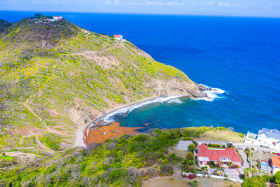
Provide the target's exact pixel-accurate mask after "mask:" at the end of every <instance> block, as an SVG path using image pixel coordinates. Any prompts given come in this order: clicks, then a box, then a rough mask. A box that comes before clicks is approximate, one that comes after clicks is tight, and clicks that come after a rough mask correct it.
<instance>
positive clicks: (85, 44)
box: [0, 14, 197, 151]
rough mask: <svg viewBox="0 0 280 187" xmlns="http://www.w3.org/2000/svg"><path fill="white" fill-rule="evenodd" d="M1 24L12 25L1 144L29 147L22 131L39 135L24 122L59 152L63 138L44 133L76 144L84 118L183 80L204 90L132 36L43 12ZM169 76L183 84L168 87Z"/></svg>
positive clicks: (3, 73)
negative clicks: (51, 17) (57, 18)
mask: <svg viewBox="0 0 280 187" xmlns="http://www.w3.org/2000/svg"><path fill="white" fill-rule="evenodd" d="M0 25H2V27H4V25H5V32H3V33H2V34H1V33H0V88H1V89H0V103H1V104H0V124H1V127H0V130H1V131H0V132H1V133H0V149H6V148H8V147H9V148H15V149H19V148H20V149H26V148H28V149H29V148H30V145H29V144H21V142H23V141H24V140H23V136H22V134H24V136H25V137H26V136H32V135H33V134H32V133H28V132H25V133H22V131H25V129H34V131H36V132H40V133H41V135H40V137H41V138H40V139H39V140H40V141H42V143H43V144H45V146H47V147H49V148H51V149H53V150H54V151H56V150H59V147H58V144H59V142H53V140H51V139H50V137H49V138H48V137H45V135H44V134H42V132H48V131H49V132H54V133H55V134H58V135H61V134H63V135H62V136H63V137H62V136H61V138H63V140H64V141H65V145H66V146H68V147H71V145H72V144H73V138H74V135H75V130H76V128H77V126H78V125H86V124H88V123H89V122H91V121H93V120H94V119H95V118H96V117H97V116H99V115H101V114H103V113H104V112H106V110H109V109H112V108H113V107H114V106H117V105H118V106H119V105H120V104H127V103H131V102H136V101H139V100H140V99H143V98H149V97H156V96H162V95H167V93H169V94H172V92H173V91H174V90H176V89H173V88H172V86H173V85H176V84H178V85H179V88H180V90H185V93H188V92H187V89H194V90H195V89H197V87H196V84H195V83H193V82H192V81H191V80H190V79H189V78H188V77H187V76H186V75H185V74H184V73H183V72H181V71H180V70H178V69H176V68H174V67H171V66H167V65H165V64H162V63H159V62H156V61H155V60H154V59H152V58H151V57H150V56H149V55H148V54H146V53H145V52H143V51H142V50H140V49H138V48H137V47H136V46H134V45H133V44H131V43H130V42H128V41H125V42H118V41H116V40H114V38H112V37H110V36H107V35H102V34H97V33H94V32H89V31H86V30H84V29H82V28H79V27H78V26H76V25H73V24H72V23H70V22H68V21H67V20H64V19H63V20H61V21H55V22H53V21H49V17H46V16H43V15H41V14H36V15H35V17H31V18H27V19H23V20H21V21H19V22H17V23H14V24H12V25H9V24H8V23H6V22H3V21H1V23H0ZM168 81H173V82H174V83H176V84H170V85H171V86H168V85H166V82H168ZM177 90H179V89H177ZM11 129H14V131H11ZM30 132H31V131H30ZM63 132H66V133H63ZM40 133H39V134H40ZM51 141H52V142H51ZM60 141H61V140H60ZM36 143H38V141H37V142H36V141H35V142H33V144H32V147H34V150H33V151H36V149H37V147H38V146H36ZM39 147H40V146H39ZM41 147H42V146H41Z"/></svg>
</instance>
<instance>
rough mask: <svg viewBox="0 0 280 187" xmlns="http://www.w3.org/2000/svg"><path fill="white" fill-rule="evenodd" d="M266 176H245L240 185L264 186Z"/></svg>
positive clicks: (250, 186)
mask: <svg viewBox="0 0 280 187" xmlns="http://www.w3.org/2000/svg"><path fill="white" fill-rule="evenodd" d="M266 182H267V180H266V178H265V177H262V176H253V177H250V178H248V177H247V178H245V179H244V182H243V184H242V187H256V186H258V187H266Z"/></svg>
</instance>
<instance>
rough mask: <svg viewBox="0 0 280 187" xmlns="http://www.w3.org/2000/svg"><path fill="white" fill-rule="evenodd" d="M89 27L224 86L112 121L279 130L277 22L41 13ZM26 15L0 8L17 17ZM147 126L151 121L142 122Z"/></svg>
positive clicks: (279, 35) (3, 14) (279, 27)
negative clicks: (215, 93) (208, 95)
mask: <svg viewBox="0 0 280 187" xmlns="http://www.w3.org/2000/svg"><path fill="white" fill-rule="evenodd" d="M46 14H49V15H62V16H64V17H65V18H66V19H68V20H70V21H72V22H74V23H75V24H77V25H79V26H81V27H84V28H86V29H88V30H91V31H95V32H99V33H105V34H109V35H112V34H122V35H124V37H125V38H126V39H128V40H130V41H131V42H133V43H134V44H136V45H137V46H138V47H140V48H142V49H143V50H145V51H147V52H148V53H149V54H151V55H152V56H153V57H154V58H155V59H156V60H157V61H160V62H163V63H166V64H169V65H173V66H175V67H177V68H179V69H181V70H182V71H184V72H185V73H186V74H187V75H188V76H189V77H190V78H191V79H192V80H194V81H196V82H198V83H202V84H205V85H208V86H211V87H215V88H220V89H222V90H224V91H225V93H224V94H223V95H219V96H220V97H219V98H216V99H215V100H214V101H212V102H210V101H204V100H200V101H193V100H189V99H182V100H181V102H178V101H177V102H171V103H168V102H164V103H155V104H151V105H147V106H144V107H141V108H137V109H135V110H133V111H131V112H130V113H129V114H128V115H127V116H123V115H118V116H116V119H117V120H118V121H120V123H121V125H124V126H144V127H146V129H145V130H149V129H151V128H178V127H188V126H201V125H207V126H210V125H213V126H226V127H234V129H235V130H237V131H240V132H246V131H247V130H250V131H253V132H256V131H257V130H258V129H259V128H262V127H266V128H278V129H280V106H279V104H280V19H273V18H241V17H235V18H234V17H204V16H201V17H200V16H163V15H162V16H155V15H121V14H79V13H46ZM31 15H33V13H32V12H0V18H2V19H7V20H9V21H16V20H18V19H20V18H23V17H26V16H31ZM147 123H149V124H150V125H149V126H145V125H144V124H147Z"/></svg>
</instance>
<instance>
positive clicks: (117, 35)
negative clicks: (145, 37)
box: [114, 34, 123, 42]
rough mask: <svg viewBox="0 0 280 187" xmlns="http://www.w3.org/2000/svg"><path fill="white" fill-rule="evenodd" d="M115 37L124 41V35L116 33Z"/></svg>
mask: <svg viewBox="0 0 280 187" xmlns="http://www.w3.org/2000/svg"><path fill="white" fill-rule="evenodd" d="M114 38H115V39H116V40H118V41H121V42H122V41H123V35H119V34H114Z"/></svg>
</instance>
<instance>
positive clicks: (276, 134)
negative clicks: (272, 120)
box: [258, 128, 280, 140]
mask: <svg viewBox="0 0 280 187" xmlns="http://www.w3.org/2000/svg"><path fill="white" fill-rule="evenodd" d="M260 134H266V135H267V137H270V138H274V139H278V140H280V131H279V130H277V129H267V128H262V129H261V130H259V133H258V135H260Z"/></svg>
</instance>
